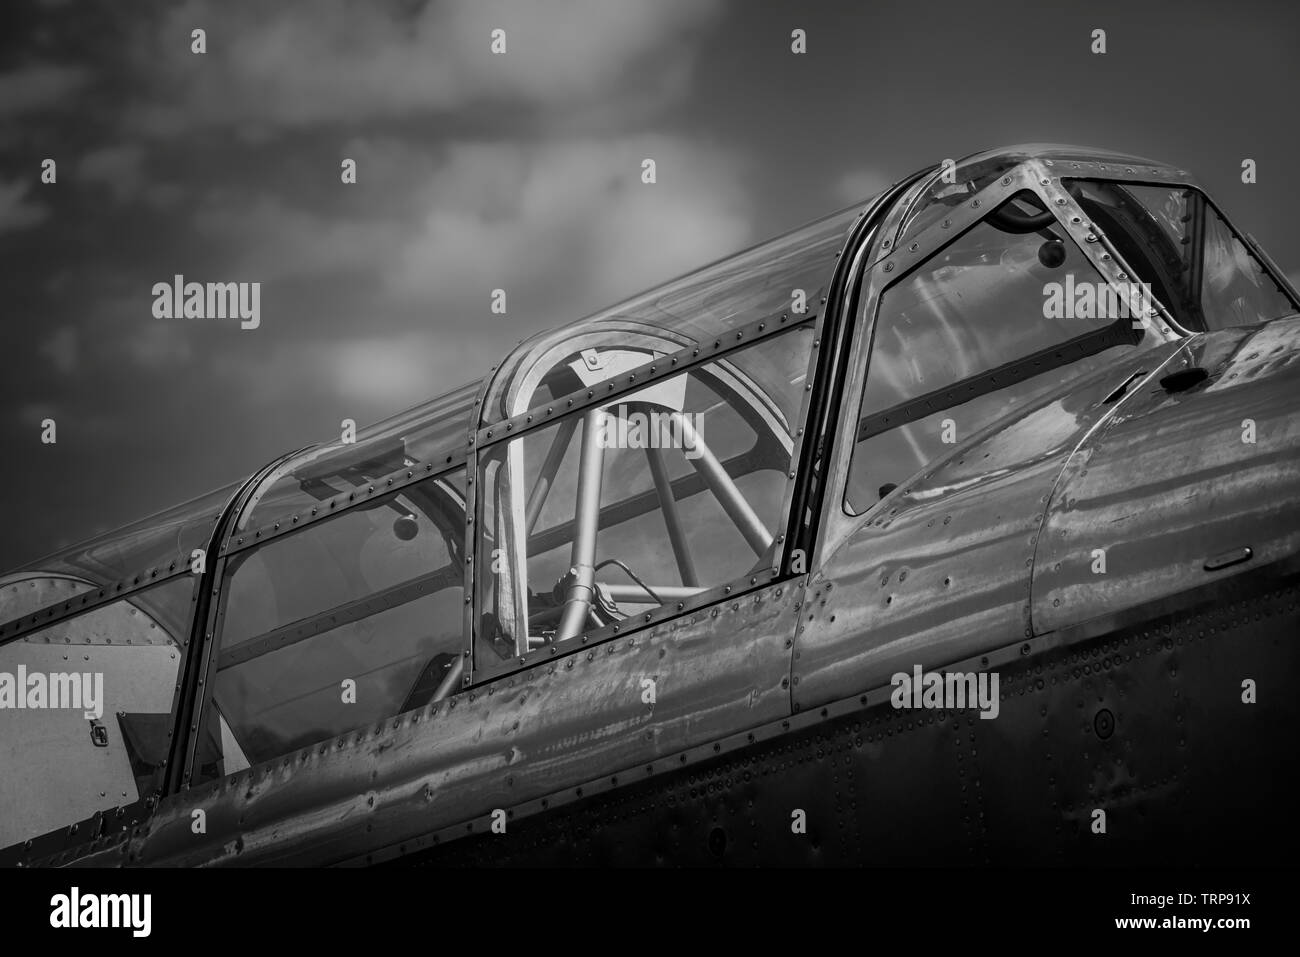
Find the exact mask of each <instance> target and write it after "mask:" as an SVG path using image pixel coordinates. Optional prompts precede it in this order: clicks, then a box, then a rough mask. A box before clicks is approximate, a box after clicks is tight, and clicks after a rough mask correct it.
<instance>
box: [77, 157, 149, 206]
mask: <svg viewBox="0 0 1300 957" xmlns="http://www.w3.org/2000/svg"><path fill="white" fill-rule="evenodd" d="M143 160H144V150H143V149H142V148H141V147H140V146H138V145H134V144H131V145H125V146H106V147H103V148H101V149H97V150H93V151H91V152H89V153H87V154H86V155H85V156H83V157H82V158H81V161H80V162H79V163H78V164H77V179H78V180H79V181H82V182H86V183H91V184H94V185H98V186H104V187H106V188H107V189H108V191H109V192H110V193H112V195H113V199H114V200H116V201H117V202H119V203H121V202H125V201H126V200H129V199H132V198H134V197H135V196H136V195H138V194H139V192H140V189H141V187H142V186H143V185H144V174H143V171H142V169H141V164H142V162H143Z"/></svg>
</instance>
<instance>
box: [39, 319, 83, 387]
mask: <svg viewBox="0 0 1300 957" xmlns="http://www.w3.org/2000/svg"><path fill="white" fill-rule="evenodd" d="M77 345H78V336H77V330H76V329H75V328H74V327H72V326H63V327H61V328H60V329H59V330H58V331H56V332H55V333H54V335H53V336H51V337H50V338H49V339H46V340H45V341H44V342H42V343H41V344H40V346H38V347H37V352H39V353H40V354H41V355H43V356H45V357H46V358H47V359H49V360H50V363H51V364H52V365H53V366H54V368H55V369H56V370H58V371H59V373H61V374H62V375H71V374H72V373H73V372H75V371H76V370H77V359H78V349H77Z"/></svg>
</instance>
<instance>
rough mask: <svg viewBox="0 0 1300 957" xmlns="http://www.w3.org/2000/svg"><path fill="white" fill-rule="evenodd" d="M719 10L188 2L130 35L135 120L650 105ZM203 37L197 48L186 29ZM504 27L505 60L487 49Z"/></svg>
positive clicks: (551, 1) (581, 3)
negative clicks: (620, 98)
mask: <svg viewBox="0 0 1300 957" xmlns="http://www.w3.org/2000/svg"><path fill="white" fill-rule="evenodd" d="M720 8H721V4H720V2H719V0H619V2H609V0H533V2H525V3H519V2H514V3H510V2H507V0H440V2H431V3H428V4H425V5H423V6H422V7H418V8H413V7H412V5H411V4H409V3H393V2H389V3H375V2H368V3H361V2H355V0H311V2H307V0H293V2H283V3H277V4H275V5H274V6H270V5H261V4H259V5H248V6H244V5H235V4H226V3H217V2H216V0H190V2H188V3H185V4H184V5H182V6H180V7H178V8H175V9H173V10H172V11H171V12H170V13H169V15H167V16H166V17H164V18H163V19H162V21H161V22H157V23H154V24H152V25H151V26H150V28H148V32H146V33H143V34H141V35H139V36H138V37H137V39H136V41H135V44H134V56H135V60H136V62H137V66H138V70H139V73H140V75H141V76H142V77H145V78H150V79H151V80H152V82H151V83H150V89H149V90H148V95H147V96H146V97H145V98H143V99H142V100H140V101H138V102H136V103H135V104H134V106H133V108H132V110H131V117H132V120H133V122H134V124H135V125H136V126H138V127H139V128H142V129H144V130H146V131H148V132H152V133H155V134H160V135H170V134H175V133H177V132H180V131H183V130H187V129H192V128H195V127H216V128H220V127H236V128H238V129H239V130H240V131H241V132H243V133H245V134H249V135H254V136H259V135H266V134H267V133H268V132H269V131H272V130H275V129H279V128H301V127H309V126H315V125H318V124H321V123H329V122H337V121H349V122H353V121H360V120H367V121H373V120H376V119H385V118H393V117H400V116H411V115H417V114H429V113H441V112H446V111H451V110H456V109H460V108H463V107H465V106H467V105H474V104H493V103H497V104H524V105H528V106H534V107H537V106H543V107H544V106H557V107H562V108H563V109H564V110H565V111H566V112H569V113H572V111H573V110H574V108H575V107H577V106H578V105H580V104H582V103H584V102H585V103H588V104H598V103H599V101H601V100H602V99H607V98H608V96H609V92H610V88H611V86H612V85H613V84H616V83H619V82H621V81H623V80H625V79H626V80H627V82H628V85H629V86H630V87H631V88H632V89H633V90H635V91H639V92H641V93H643V94H644V95H645V96H647V97H649V98H650V99H652V100H653V99H654V98H655V97H656V96H660V97H662V96H672V95H678V94H680V93H682V92H683V91H684V87H685V84H684V82H683V78H684V76H685V72H684V71H685V68H686V67H688V66H689V64H690V63H691V62H692V60H693V57H694V50H693V45H691V44H689V43H687V42H684V41H685V40H686V39H687V38H688V37H690V36H691V35H693V34H696V33H698V32H700V31H701V30H702V29H704V28H705V27H707V26H708V25H709V24H711V23H712V22H713V21H714V19H715V18H716V16H717V14H718V13H719V11H720ZM195 27H202V28H203V29H205V30H206V32H207V52H206V53H205V54H202V55H197V54H194V53H192V52H191V50H190V32H191V30H192V29H194V28H195ZM498 28H499V29H503V30H505V31H506V53H504V54H501V55H497V54H493V53H492V52H491V49H490V44H491V34H492V31H493V30H494V29H498Z"/></svg>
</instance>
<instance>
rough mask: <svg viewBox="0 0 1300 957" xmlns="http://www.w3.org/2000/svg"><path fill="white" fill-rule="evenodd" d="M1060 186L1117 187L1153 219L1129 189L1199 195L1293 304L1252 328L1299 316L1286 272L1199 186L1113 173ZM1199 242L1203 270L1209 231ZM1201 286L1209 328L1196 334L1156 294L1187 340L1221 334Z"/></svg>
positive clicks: (1066, 179) (1297, 295)
mask: <svg viewBox="0 0 1300 957" xmlns="http://www.w3.org/2000/svg"><path fill="white" fill-rule="evenodd" d="M1060 182H1061V185H1062V187H1063V188H1064V189H1065V190H1066V191H1067V192H1070V190H1071V186H1072V184H1074V183H1095V184H1102V185H1110V186H1115V187H1118V188H1120V189H1123V190H1124V191H1125V192H1126V193H1127V195H1128V196H1129V198H1130V199H1131V200H1132V201H1133V202H1134V203H1136V204H1137V205H1138V206H1140V207H1141V208H1142V209H1144V210H1146V212H1147V213H1148V214H1149V215H1151V210H1150V207H1149V206H1148V204H1147V203H1146V202H1144V201H1143V199H1142V197H1141V196H1139V195H1138V194H1136V193H1134V192H1132V190H1130V189H1128V188H1127V187H1147V188H1151V189H1167V190H1171V191H1173V190H1175V189H1177V190H1187V191H1190V192H1193V193H1196V194H1197V196H1199V197H1200V199H1201V200H1202V202H1203V203H1204V204H1205V207H1206V208H1207V209H1208V210H1209V211H1210V212H1212V213H1213V214H1214V215H1215V216H1217V217H1218V219H1219V222H1220V223H1222V224H1223V225H1224V226H1225V227H1226V228H1227V230H1228V232H1229V233H1230V234H1231V236H1232V238H1233V239H1235V240H1237V242H1238V243H1240V244H1241V247H1242V249H1243V250H1244V251H1245V253H1246V255H1247V256H1249V257H1250V259H1251V260H1252V261H1253V262H1254V263H1255V264H1256V265H1257V266H1258V267H1259V269H1260V271H1261V272H1262V273H1264V275H1266V276H1267V277H1268V278H1269V279H1270V280H1271V281H1272V282H1273V285H1274V286H1275V288H1276V289H1277V291H1278V292H1279V293H1280V294H1281V295H1282V297H1283V298H1285V299H1287V300H1289V301H1290V305H1291V312H1290V313H1282V315H1277V316H1261V317H1260V318H1259V319H1258V320H1257V321H1256V323H1253V324H1259V323H1264V322H1270V321H1272V320H1273V319H1280V318H1282V317H1283V316H1285V315H1290V314H1293V313H1296V312H1300V292H1297V290H1296V288H1295V287H1294V286H1293V285H1292V284H1291V281H1290V279H1289V277H1288V276H1287V275H1286V274H1285V273H1284V272H1282V270H1281V269H1280V268H1279V267H1278V265H1277V264H1276V263H1275V262H1273V261H1272V259H1271V258H1270V257H1269V256H1268V255H1266V254H1264V252H1263V250H1262V249H1261V248H1260V247H1259V245H1258V244H1257V243H1256V242H1255V241H1254V239H1253V238H1252V237H1250V236H1249V234H1247V233H1245V232H1244V231H1242V230H1241V229H1239V228H1238V227H1237V226H1236V224H1235V223H1234V222H1233V221H1232V219H1231V218H1230V217H1228V215H1227V214H1226V213H1224V211H1223V208H1222V207H1221V206H1219V204H1218V203H1216V202H1215V201H1214V199H1213V197H1212V196H1210V194H1209V192H1208V191H1207V190H1206V189H1204V188H1203V187H1202V186H1200V185H1199V184H1196V183H1193V182H1187V181H1184V182H1180V183H1170V182H1168V181H1165V182H1160V181H1157V180H1154V179H1151V178H1148V177H1141V176H1134V177H1129V176H1124V177H1119V176H1115V175H1113V172H1112V175H1107V176H1096V175H1092V176H1062V177H1061V180H1060ZM1070 195H1071V197H1072V198H1073V192H1070ZM1157 226H1158V228H1160V229H1161V230H1162V232H1163V227H1162V226H1160V225H1159V223H1157ZM1093 229H1094V231H1095V232H1096V233H1098V234H1099V235H1101V236H1103V237H1105V239H1106V242H1107V244H1108V245H1110V246H1111V247H1112V248H1113V247H1114V246H1115V242H1114V238H1113V237H1111V236H1107V235H1106V232H1105V230H1103V229H1102V228H1101V227H1100V226H1099V225H1096V224H1093ZM1130 238H1131V237H1130ZM1166 238H1169V239H1170V243H1171V245H1172V244H1173V240H1172V238H1171V237H1166ZM1198 241H1199V243H1200V250H1199V252H1198V254H1197V260H1198V261H1199V265H1200V267H1201V268H1202V269H1203V268H1204V262H1205V243H1206V231H1205V230H1204V229H1201V230H1200V237H1199V240H1198ZM1115 255H1116V256H1117V257H1118V258H1120V260H1121V261H1122V262H1123V261H1124V260H1123V258H1122V257H1120V254H1119V253H1118V251H1116V252H1115ZM1132 265H1133V264H1132V263H1128V262H1125V267H1126V268H1128V267H1131V266H1132ZM1129 272H1130V273H1131V274H1132V275H1135V276H1136V275H1139V273H1138V271H1137V270H1136V269H1129ZM1202 284H1203V280H1200V281H1198V287H1200V288H1198V289H1197V292H1196V304H1197V310H1198V311H1199V312H1200V314H1201V317H1202V320H1203V321H1204V322H1205V325H1206V328H1205V329H1203V330H1196V329H1193V328H1191V327H1190V326H1185V325H1184V324H1183V323H1182V322H1181V321H1180V317H1179V316H1178V315H1177V314H1175V312H1174V308H1173V305H1174V304H1173V303H1166V302H1164V298H1163V297H1161V296H1160V295H1158V294H1154V295H1155V298H1156V299H1157V301H1159V302H1160V303H1161V305H1162V306H1165V307H1166V311H1167V313H1168V314H1169V316H1170V321H1172V322H1173V323H1174V324H1175V325H1176V326H1177V328H1178V329H1179V330H1180V331H1181V332H1182V333H1183V334H1185V335H1188V336H1193V335H1199V334H1201V333H1202V332H1215V331H1218V330H1216V329H1215V328H1211V327H1210V326H1209V322H1208V318H1209V317H1207V316H1206V315H1205V311H1204V308H1203V306H1202V302H1203V291H1204V290H1203V285H1202ZM1188 318H1190V317H1188ZM1222 328H1231V327H1230V326H1225V327H1222Z"/></svg>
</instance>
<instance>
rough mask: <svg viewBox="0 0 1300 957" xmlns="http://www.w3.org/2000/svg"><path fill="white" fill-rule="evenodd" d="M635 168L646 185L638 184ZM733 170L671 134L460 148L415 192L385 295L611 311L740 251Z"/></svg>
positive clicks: (740, 206)
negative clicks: (499, 294) (443, 294)
mask: <svg viewBox="0 0 1300 957" xmlns="http://www.w3.org/2000/svg"><path fill="white" fill-rule="evenodd" d="M646 158H651V159H654V160H655V163H656V171H657V178H658V182H657V183H655V184H653V185H647V184H645V183H643V182H642V181H641V163H642V160H643V159H646ZM742 171H743V163H741V162H740V161H739V160H738V159H737V158H736V157H735V156H734V155H732V154H729V153H727V152H725V151H721V150H715V149H710V148H707V147H701V146H698V145H696V144H694V143H692V142H689V141H686V140H683V139H679V138H674V137H670V136H643V137H628V138H622V139H612V140H600V141H596V140H588V141H584V142H568V141H566V142H563V143H543V144H536V145H529V146H503V145H501V144H473V143H467V144H460V145H458V146H456V147H454V148H453V149H452V150H451V151H450V154H449V157H448V161H447V163H446V164H445V166H443V167H442V168H441V169H440V170H439V171H438V172H437V173H436V174H435V175H434V177H433V178H432V180H431V182H430V183H429V184H428V186H427V187H426V189H425V190H424V192H423V199H424V209H425V213H424V215H423V218H422V220H421V222H420V223H419V226H418V229H417V231H416V233H415V235H414V236H413V238H412V240H411V241H410V242H409V243H406V244H404V245H403V246H402V247H401V250H400V253H399V255H398V257H397V259H396V260H395V262H394V263H393V265H392V267H391V268H390V269H389V270H388V275H387V284H388V288H389V289H390V290H391V291H392V292H393V293H394V294H395V295H396V296H398V297H400V298H406V299H424V300H427V299H430V298H433V297H436V296H437V295H438V290H439V289H446V288H472V289H474V290H475V292H476V294H478V295H479V296H481V297H482V302H486V301H487V296H488V294H489V291H490V290H491V289H494V288H507V290H508V293H510V294H514V293H516V292H518V293H523V294H524V295H521V296H519V297H518V299H517V300H516V301H521V300H522V301H525V302H526V301H528V300H529V299H530V298H531V299H533V300H534V301H536V302H538V303H539V304H540V305H543V306H547V307H557V306H567V307H569V308H572V307H573V306H574V304H575V303H579V302H581V303H585V304H587V305H588V306H590V308H592V309H595V308H597V307H599V306H602V305H609V304H613V302H615V301H617V300H618V299H621V298H624V297H626V296H629V295H631V294H633V293H635V292H638V291H640V290H641V289H643V288H645V287H647V286H649V285H652V284H654V283H657V282H660V281H663V280H666V279H669V278H671V277H673V276H675V275H678V274H680V273H683V272H686V271H688V270H690V269H692V268H694V267H696V266H699V265H702V264H704V263H705V262H707V261H709V260H711V259H715V258H718V257H719V256H721V255H724V254H726V253H728V252H731V251H734V250H736V249H738V248H740V247H742V246H743V245H745V243H746V242H748V241H749V240H751V239H752V236H751V229H752V227H751V222H750V218H749V213H748V204H747V203H746V202H745V196H744V192H743V189H742V188H741V185H740V183H741V179H742V177H741V175H740V174H741V173H742ZM555 318H556V319H559V318H561V317H560V316H556V317H555ZM568 318H576V316H572V315H570V316H568Z"/></svg>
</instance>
